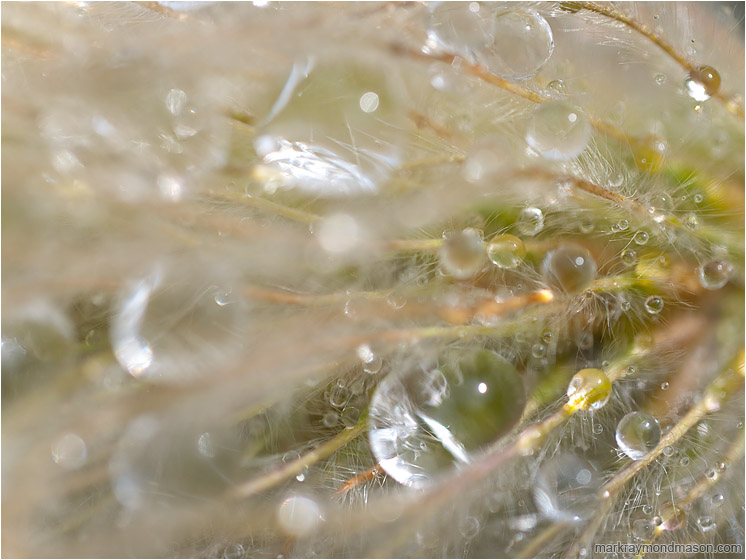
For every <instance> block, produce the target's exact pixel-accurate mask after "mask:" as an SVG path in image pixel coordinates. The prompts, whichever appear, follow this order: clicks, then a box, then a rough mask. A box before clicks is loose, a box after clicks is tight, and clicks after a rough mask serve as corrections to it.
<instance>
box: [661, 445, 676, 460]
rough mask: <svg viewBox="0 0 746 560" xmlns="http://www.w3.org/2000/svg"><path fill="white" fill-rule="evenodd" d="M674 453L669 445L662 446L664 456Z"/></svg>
mask: <svg viewBox="0 0 746 560" xmlns="http://www.w3.org/2000/svg"><path fill="white" fill-rule="evenodd" d="M673 454H674V449H673V447H671V446H670V445H667V446H666V447H664V448H663V455H664V456H666V457H671V456H673Z"/></svg>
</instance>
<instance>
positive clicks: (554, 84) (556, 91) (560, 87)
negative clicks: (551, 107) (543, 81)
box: [546, 80, 567, 99]
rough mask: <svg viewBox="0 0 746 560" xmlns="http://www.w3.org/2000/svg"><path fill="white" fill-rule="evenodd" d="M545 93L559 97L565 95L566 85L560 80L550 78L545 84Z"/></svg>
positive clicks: (555, 97)
mask: <svg viewBox="0 0 746 560" xmlns="http://www.w3.org/2000/svg"><path fill="white" fill-rule="evenodd" d="M546 93H547V96H548V97H552V98H554V99H561V98H562V97H564V96H565V95H567V86H566V85H565V82H563V81H562V80H552V81H551V82H549V83H548V84H547V88H546Z"/></svg>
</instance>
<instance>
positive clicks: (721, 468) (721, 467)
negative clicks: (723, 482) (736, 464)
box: [715, 461, 728, 473]
mask: <svg viewBox="0 0 746 560" xmlns="http://www.w3.org/2000/svg"><path fill="white" fill-rule="evenodd" d="M715 470H717V472H719V473H724V472H725V471H727V470H728V463H726V462H725V461H720V462H719V463H718V464H717V465H715Z"/></svg>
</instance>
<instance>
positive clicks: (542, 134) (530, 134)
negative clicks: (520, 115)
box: [526, 101, 591, 160]
mask: <svg viewBox="0 0 746 560" xmlns="http://www.w3.org/2000/svg"><path fill="white" fill-rule="evenodd" d="M590 137H591V125H590V122H589V121H588V117H586V116H585V113H583V112H582V111H581V110H580V109H578V108H577V107H575V106H574V105H570V104H569V103H566V102H564V101H547V102H546V103H542V104H541V105H540V106H539V107H538V108H537V109H536V110H535V111H534V114H533V116H532V117H531V121H530V122H529V125H528V129H527V131H526V142H527V143H528V145H529V146H531V148H533V149H534V150H536V151H537V152H538V153H539V154H540V155H541V156H543V157H545V158H547V159H551V160H566V159H570V158H573V157H575V156H577V155H579V154H580V153H581V152H582V151H583V150H585V148H586V146H587V145H588V140H589V139H590Z"/></svg>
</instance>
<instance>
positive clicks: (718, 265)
mask: <svg viewBox="0 0 746 560" xmlns="http://www.w3.org/2000/svg"><path fill="white" fill-rule="evenodd" d="M732 270H733V267H732V266H731V265H730V264H729V263H727V262H725V261H721V260H717V259H715V260H712V261H709V262H707V263H705V264H703V265H702V266H700V267H699V269H698V270H697V272H698V274H699V283H700V284H701V285H702V287H703V288H705V289H707V290H719V289H720V288H722V287H723V286H725V285H726V284H727V283H728V279H729V278H730V273H731V271H732Z"/></svg>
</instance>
